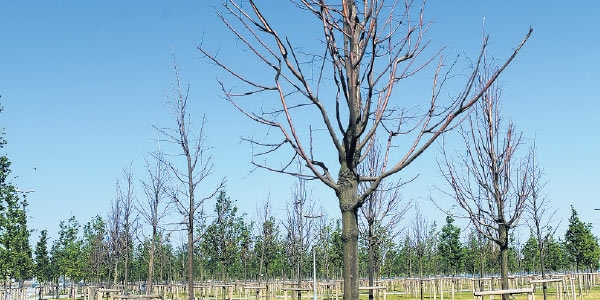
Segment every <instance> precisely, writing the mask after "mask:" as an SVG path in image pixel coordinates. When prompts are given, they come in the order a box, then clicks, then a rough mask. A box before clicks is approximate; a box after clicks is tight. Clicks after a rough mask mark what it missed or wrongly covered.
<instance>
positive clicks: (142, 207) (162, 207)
mask: <svg viewBox="0 0 600 300" xmlns="http://www.w3.org/2000/svg"><path fill="white" fill-rule="evenodd" d="M151 159H152V162H150V161H148V160H146V172H147V173H148V179H147V180H146V181H144V182H142V185H143V187H144V193H145V194H146V199H145V200H146V201H144V202H142V201H141V200H138V205H137V209H138V211H139V213H140V215H141V217H142V218H143V219H144V221H145V222H146V223H147V224H148V225H150V228H151V233H150V246H149V249H148V256H149V257H148V279H147V285H146V286H147V291H148V293H150V292H151V291H152V288H153V285H154V281H153V280H154V262H155V256H156V248H157V240H161V238H160V237H159V234H162V233H161V232H162V231H159V230H160V229H161V225H162V224H160V222H161V220H162V219H163V218H164V217H165V216H167V215H168V212H169V208H170V206H171V205H170V204H171V203H172V202H171V201H168V200H169V198H168V189H169V187H168V184H169V181H170V173H169V169H168V166H167V163H166V161H165V157H164V154H163V153H162V152H161V151H160V150H159V151H157V152H155V153H152V154H151Z"/></svg>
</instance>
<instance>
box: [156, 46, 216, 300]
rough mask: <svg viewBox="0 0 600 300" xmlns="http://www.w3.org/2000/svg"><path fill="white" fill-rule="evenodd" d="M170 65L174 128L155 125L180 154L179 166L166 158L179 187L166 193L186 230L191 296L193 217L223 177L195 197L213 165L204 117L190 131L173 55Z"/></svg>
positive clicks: (185, 91)
mask: <svg viewBox="0 0 600 300" xmlns="http://www.w3.org/2000/svg"><path fill="white" fill-rule="evenodd" d="M173 68H174V70H175V83H174V84H173V85H172V95H170V96H168V98H169V103H170V104H171V109H172V112H173V114H174V117H175V120H176V125H177V126H176V127H175V128H157V129H158V130H159V132H160V133H161V134H162V135H164V136H165V139H166V141H167V142H170V143H172V144H173V145H175V146H176V147H178V148H179V151H180V152H179V155H175V157H183V159H184V162H183V167H179V164H178V163H177V162H176V161H175V160H171V161H167V165H168V166H169V169H170V170H171V174H172V176H173V177H174V179H175V180H176V181H177V182H178V183H179V187H176V188H173V189H171V190H170V192H169V195H170V197H171V199H172V200H173V203H174V204H175V207H176V209H177V211H178V212H179V213H180V214H181V216H182V217H183V221H182V224H183V225H184V226H185V230H186V232H187V264H186V267H187V284H188V298H189V299H190V300H193V299H194V273H193V265H194V260H193V253H194V244H195V242H196V238H195V231H196V230H195V226H194V223H195V219H196V218H197V217H198V213H199V212H200V208H201V207H202V204H203V203H204V202H205V201H206V200H208V199H210V198H212V197H214V196H215V195H216V194H217V193H218V192H219V191H220V190H221V188H222V187H223V186H224V185H225V179H224V178H223V180H221V181H220V182H219V183H217V186H216V187H215V188H213V189H209V190H208V192H206V193H204V196H203V197H196V193H197V192H196V188H197V187H198V185H199V184H200V183H202V182H204V181H205V180H206V179H207V178H208V177H209V176H210V175H212V174H213V164H212V159H211V157H210V156H207V150H208V147H207V146H206V134H205V133H204V124H205V123H206V116H205V115H204V116H202V122H201V123H200V128H199V129H198V131H197V132H195V131H194V130H195V129H194V126H192V124H191V121H190V115H189V112H188V98H189V92H190V86H189V85H188V87H187V88H185V89H184V88H183V87H182V86H181V82H180V80H179V71H178V69H177V63H176V61H175V55H174V54H173Z"/></svg>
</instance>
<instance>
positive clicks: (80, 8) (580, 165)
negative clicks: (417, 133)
mask: <svg viewBox="0 0 600 300" xmlns="http://www.w3.org/2000/svg"><path fill="white" fill-rule="evenodd" d="M264 2H265V4H264V7H265V11H266V12H267V13H268V14H269V15H271V16H273V17H274V18H275V19H274V22H275V23H276V24H279V25H280V26H281V27H280V28H281V30H282V31H286V32H289V33H290V34H289V36H293V34H294V32H296V33H297V32H298V28H299V23H301V21H299V20H302V19H301V18H300V19H296V17H295V16H294V18H293V20H294V21H292V22H290V21H289V20H290V17H289V16H287V15H286V12H287V11H294V10H293V9H292V10H290V7H289V4H288V2H287V1H264ZM220 3H221V1H212V0H211V1H171V2H165V1H102V2H88V1H61V2H51V1H10V2H8V1H5V2H2V3H1V4H0V38H1V41H0V95H2V98H0V103H1V104H2V106H3V107H4V112H3V113H2V114H0V120H1V122H0V126H1V127H3V128H4V129H5V131H6V139H7V141H8V144H7V145H6V147H5V148H4V149H3V151H5V152H6V153H7V154H8V156H9V158H10V159H11V161H12V162H13V167H12V169H13V175H15V176H17V178H15V180H14V181H15V182H16V183H17V184H18V186H19V188H20V189H22V190H30V189H33V190H35V192H34V193H30V194H28V201H29V203H30V206H29V215H30V217H31V222H30V225H31V227H32V229H35V230H37V231H39V230H40V229H43V228H47V229H48V230H49V232H50V234H51V235H53V234H56V232H57V230H58V223H59V222H60V221H62V220H67V219H68V218H69V216H71V215H72V214H74V215H76V216H77V218H78V220H79V222H80V223H82V224H83V223H85V222H87V221H89V220H90V219H91V218H92V217H93V216H94V215H96V214H99V215H101V216H103V217H106V214H107V212H108V209H109V207H110V203H111V200H112V199H114V197H115V183H116V181H117V180H118V179H120V178H121V175H122V169H123V167H126V166H128V165H129V164H130V163H131V164H132V165H133V173H134V176H135V177H136V178H137V179H138V180H139V179H142V178H143V177H144V157H145V156H147V153H148V152H151V151H154V150H156V147H157V143H156V136H157V133H156V130H155V129H154V128H153V126H152V125H155V126H158V127H172V124H173V122H174V120H173V118H172V115H171V113H170V111H169V108H168V106H167V105H166V101H167V97H166V95H168V94H169V93H170V88H171V83H172V82H173V81H174V72H173V59H172V56H171V49H172V48H173V49H174V51H175V55H176V57H177V63H178V65H179V68H180V76H181V79H182V81H183V82H184V83H189V84H190V86H191V99H192V101H191V103H190V112H191V115H192V118H193V120H194V121H195V122H200V121H201V116H202V114H206V116H207V120H208V123H207V124H206V132H207V138H208V144H209V145H210V146H211V147H212V150H211V152H210V153H211V155H212V157H213V159H214V164H215V174H214V176H213V177H212V178H211V180H210V181H209V182H207V183H206V185H205V186H204V187H202V189H210V188H211V187H212V186H214V184H215V183H216V182H217V181H219V180H220V179H221V178H223V177H227V181H228V185H227V191H228V193H229V194H230V195H231V197H232V198H233V199H236V200H238V203H237V204H238V206H240V207H241V208H242V211H245V212H247V213H248V215H249V216H250V217H253V216H254V214H255V210H256V207H257V206H260V205H261V204H262V203H263V202H264V201H265V199H266V198H267V197H271V200H272V202H274V203H275V209H276V214H278V216H279V217H283V216H284V215H285V212H284V209H285V201H287V200H288V199H289V198H290V193H291V190H292V189H293V185H294V182H295V180H294V179H293V178H290V177H285V176H283V175H278V174H271V173H267V172H265V171H262V170H259V171H256V172H254V173H252V174H249V173H250V171H251V170H252V166H251V165H250V163H249V162H250V148H249V146H248V145H247V144H244V143H242V142H240V137H241V136H248V135H250V136H260V135H261V134H264V129H262V128H261V127H259V126H256V125H254V124H252V123H251V122H250V121H249V120H247V119H244V118H243V116H242V115H240V114H239V113H237V111H235V109H234V108H233V107H232V106H231V105H230V104H229V103H227V102H226V101H224V100H222V95H221V94H220V91H219V87H218V85H217V83H216V80H215V79H216V78H217V77H218V76H219V74H222V72H221V71H219V70H217V69H216V68H215V67H214V66H212V65H210V64H209V63H208V61H207V60H206V59H203V58H202V55H201V54H200V52H199V51H198V50H197V49H196V47H197V46H198V45H199V44H201V43H203V44H204V45H208V46H207V47H208V48H212V49H215V51H218V53H219V55H222V56H224V57H226V56H229V57H230V58H231V59H232V60H230V61H233V62H234V63H235V64H238V65H240V66H244V67H246V68H249V69H250V68H252V66H251V65H245V64H246V62H245V61H242V60H237V61H236V60H235V59H236V58H237V57H236V56H235V55H236V51H237V49H232V48H231V47H230V45H235V43H234V42H233V37H232V35H231V34H230V33H229V32H228V31H227V29H226V27H225V26H224V25H223V24H222V23H221V22H220V21H219V20H218V19H217V17H216V15H215V13H214V10H215V7H218V6H219V5H220ZM599 6H600V4H597V3H596V2H595V1H580V2H577V3H566V2H554V1H475V0H470V1H431V2H429V3H428V4H427V7H426V11H427V13H426V17H428V18H432V19H433V20H434V22H433V25H432V28H431V30H430V32H429V34H428V35H427V38H428V39H431V41H432V45H433V46H432V47H441V46H443V45H447V51H448V53H449V54H450V55H454V54H461V55H464V56H467V57H473V56H475V55H476V54H477V51H478V50H479V47H480V45H481V39H482V31H483V30H482V25H483V24H484V19H485V32H486V33H487V34H489V36H490V51H491V54H493V55H494V56H495V57H497V58H498V59H502V58H505V57H507V55H509V54H510V53H511V51H512V49H513V48H514V47H515V46H516V45H517V44H518V42H519V41H520V40H521V39H522V37H523V36H524V35H525V33H526V32H527V30H528V29H529V27H530V26H532V27H533V28H534V33H533V36H532V38H531V39H530V41H529V42H528V43H527V45H526V46H525V48H524V49H523V51H522V53H520V54H519V56H518V57H517V59H516V60H515V61H514V63H513V64H512V65H511V66H510V67H509V68H508V69H507V71H506V72H505V74H504V75H503V76H502V77H501V79H500V83H501V85H502V87H503V113H504V116H505V118H510V119H512V120H513V122H514V123H515V124H516V125H517V128H518V129H519V130H521V131H523V133H524V136H525V137H526V138H527V143H528V144H529V145H530V144H531V143H532V142H533V140H534V139H535V141H536V143H537V148H538V155H539V162H540V164H541V166H542V168H543V169H544V170H545V178H544V179H545V180H546V181H547V182H548V183H547V185H546V189H545V193H546V194H547V197H549V198H550V199H551V201H552V202H551V203H552V206H553V207H555V208H557V209H559V217H560V218H562V219H563V221H562V225H561V227H565V226H566V224H567V219H568V217H569V215H570V205H573V206H574V207H575V208H576V209H577V211H578V212H579V215H580V218H581V219H582V220H583V221H584V222H591V223H593V225H594V231H593V232H594V234H596V235H597V236H598V235H600V211H594V210H593V209H594V208H600V202H599V201H598V196H597V191H596V189H595V188H594V186H595V185H596V184H598V181H599V179H600V176H599V174H600V172H599V171H598V170H600V158H599V156H598V155H597V149H599V148H600V134H598V124H599V123H600V122H599V121H600V116H599V115H598V113H599V112H600V99H599V98H600V95H599V93H598V88H597V87H598V86H599V83H598V81H599V79H600V76H599V75H598V70H600V62H599V60H598V58H597V57H595V56H596V55H597V52H598V48H599V46H600V38H599V36H600V35H598V29H600V19H599V18H598V17H597V12H598V10H599V9H600V7H599ZM296 13H297V12H296ZM302 34H303V35H304V34H306V35H308V34H311V32H310V31H308V30H307V31H306V32H303V33H302ZM426 76H428V75H426ZM196 125H199V124H196ZM438 146H439V145H436V146H435V147H432V148H431V149H429V151H428V152H427V153H426V155H424V156H423V157H421V158H419V160H418V161H417V162H416V163H415V165H414V166H411V167H410V168H408V169H407V170H406V173H405V174H403V175H402V177H403V178H410V177H412V176H414V175H417V174H420V175H419V177H418V179H417V180H416V181H415V182H414V183H411V184H410V185H409V186H407V187H406V189H405V191H404V192H403V195H404V197H405V198H407V199H413V200H417V201H419V202H421V204H420V205H421V206H422V207H426V208H427V207H431V204H430V203H428V201H427V200H425V199H426V198H427V197H428V195H429V190H430V189H431V188H432V186H433V185H436V184H442V179H441V177H440V176H439V172H438V171H437V168H436V166H435V158H436V157H437V156H438V155H439V151H438V149H437V148H438ZM164 147H166V146H164ZM137 187H138V189H139V192H138V193H137V197H144V195H143V193H142V192H141V189H140V188H141V184H139V182H138V183H137ZM311 189H312V191H313V197H314V198H315V199H317V200H319V201H321V202H323V205H324V207H325V209H327V210H330V211H331V215H332V216H336V215H337V210H336V207H337V203H336V199H335V195H334V194H333V192H332V191H329V190H327V189H325V188H324V187H323V186H321V185H314V184H313V186H311ZM446 204H449V202H446ZM209 209H212V208H209ZM427 211H428V212H431V214H430V215H429V216H430V218H431V219H432V220H437V221H438V224H440V223H442V222H443V216H440V214H439V213H437V212H435V211H434V210H427ZM411 218H412V216H408V217H407V222H408V220H410V219H411ZM521 230H523V231H524V232H527V231H528V230H527V229H521ZM563 233H564V230H562V231H559V233H558V234H560V235H562V234H563ZM37 235H38V233H37V232H36V233H34V234H33V236H32V239H34V240H36V239H37Z"/></svg>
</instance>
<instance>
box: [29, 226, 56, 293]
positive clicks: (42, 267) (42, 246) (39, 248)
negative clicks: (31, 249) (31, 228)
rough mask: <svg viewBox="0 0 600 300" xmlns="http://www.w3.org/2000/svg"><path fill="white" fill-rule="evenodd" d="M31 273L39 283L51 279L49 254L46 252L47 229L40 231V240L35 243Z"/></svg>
mask: <svg viewBox="0 0 600 300" xmlns="http://www.w3.org/2000/svg"><path fill="white" fill-rule="evenodd" d="M33 275H34V276H35V277H36V278H37V280H38V281H39V282H41V283H46V282H50V281H51V280H52V269H51V268H50V256H49V253H48V230H46V229H44V230H42V231H41V232H40V240H39V241H38V242H37V244H36V245H35V266H34V272H33Z"/></svg>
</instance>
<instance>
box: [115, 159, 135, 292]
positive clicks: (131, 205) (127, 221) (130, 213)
mask: <svg viewBox="0 0 600 300" xmlns="http://www.w3.org/2000/svg"><path fill="white" fill-rule="evenodd" d="M123 184H124V187H120V188H119V186H117V190H118V195H117V196H118V197H119V199H120V200H119V201H121V203H122V206H121V209H122V210H123V214H122V216H123V219H122V221H123V225H122V227H123V235H122V237H123V238H122V239H121V241H122V243H123V250H124V254H125V255H124V264H123V285H124V292H125V294H126V295H127V294H129V288H128V284H129V263H130V260H131V254H132V252H133V235H134V232H135V231H136V230H137V221H138V218H137V215H135V201H136V200H135V196H134V194H133V173H132V172H131V165H129V168H123Z"/></svg>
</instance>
